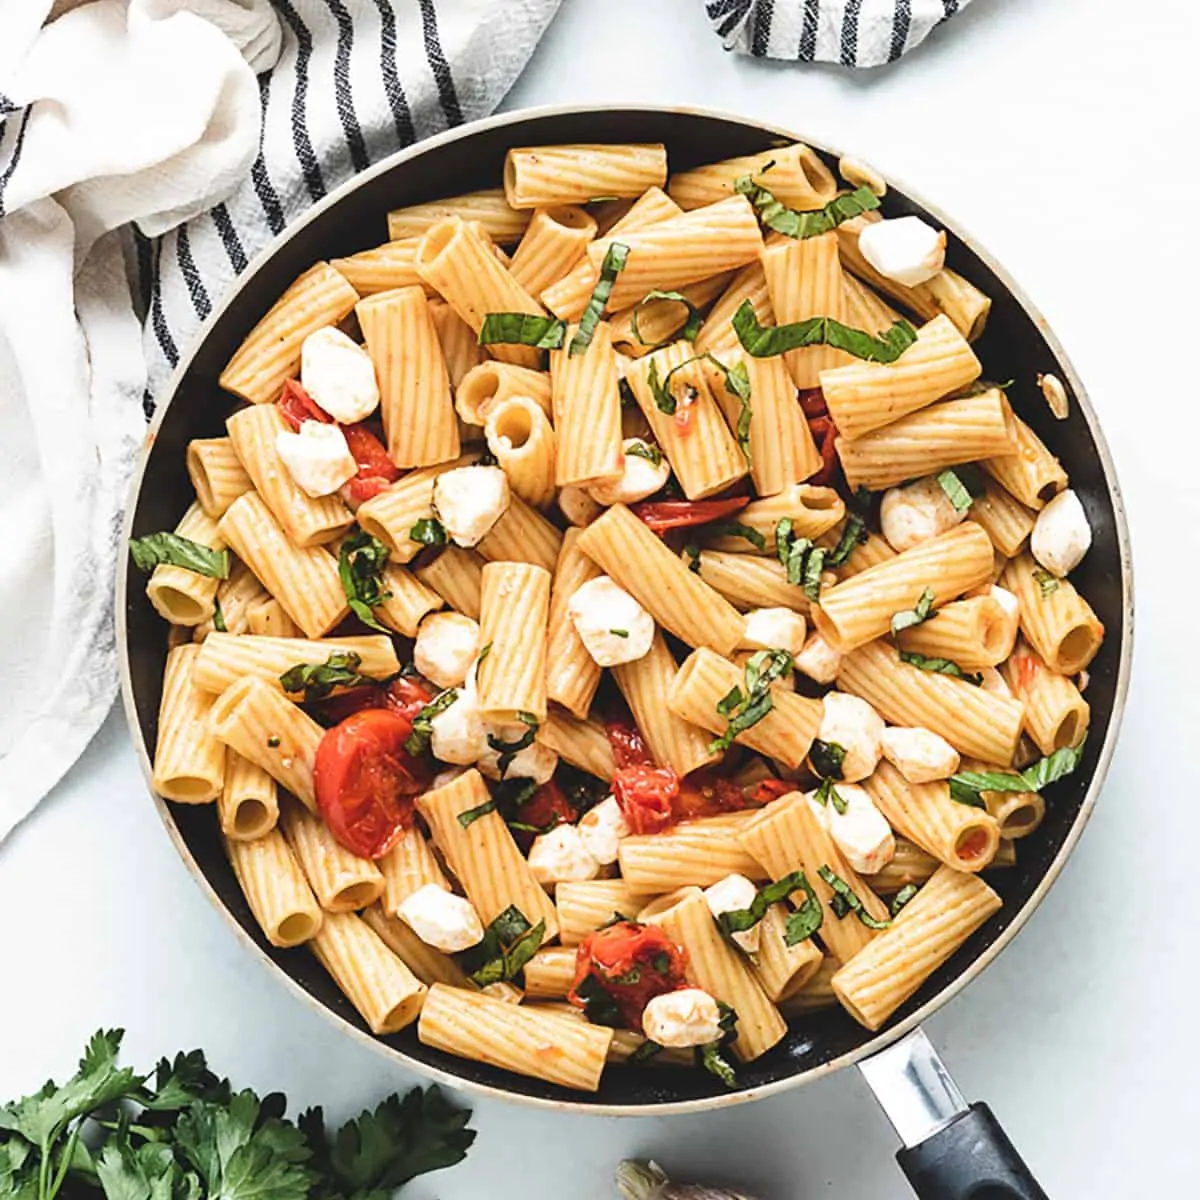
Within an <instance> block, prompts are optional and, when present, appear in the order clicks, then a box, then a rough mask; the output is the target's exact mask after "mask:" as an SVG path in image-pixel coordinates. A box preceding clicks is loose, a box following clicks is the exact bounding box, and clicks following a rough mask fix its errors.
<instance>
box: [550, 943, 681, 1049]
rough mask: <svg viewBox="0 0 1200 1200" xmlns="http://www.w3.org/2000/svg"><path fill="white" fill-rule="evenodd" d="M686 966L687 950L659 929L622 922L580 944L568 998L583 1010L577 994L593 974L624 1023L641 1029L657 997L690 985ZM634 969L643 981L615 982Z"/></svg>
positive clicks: (580, 999)
mask: <svg viewBox="0 0 1200 1200" xmlns="http://www.w3.org/2000/svg"><path fill="white" fill-rule="evenodd" d="M659 955H666V958H667V965H666V970H665V971H658V970H657V969H656V968H655V965H654V960H655V959H656V958H657V957H658V956H659ZM686 963H687V956H686V954H685V953H684V951H683V950H682V949H681V948H680V947H679V946H677V945H675V943H674V942H672V941H671V939H670V938H668V937H667V935H666V934H665V933H664V932H663V931H662V930H661V929H659V928H658V927H657V926H655V925H639V924H637V923H636V922H634V921H621V922H619V923H618V924H616V925H610V926H609V927H608V928H607V929H599V930H597V931H596V932H595V933H591V934H588V936H587V937H586V938H584V939H583V941H582V942H581V943H580V946H579V949H578V951H577V952H576V956H575V981H574V983H573V984H572V985H571V990H570V992H568V993H567V999H568V1000H569V1001H570V1002H571V1003H572V1004H575V1005H578V1006H579V1007H580V1008H583V1007H585V1005H584V1002H583V999H582V997H581V996H580V995H579V994H578V991H577V989H578V988H579V985H580V984H581V983H583V981H584V980H585V979H586V978H587V977H588V976H589V975H591V976H592V977H593V978H594V979H595V980H596V982H597V983H599V985H600V986H601V987H602V988H603V989H604V990H605V991H606V992H607V993H608V995H609V996H610V997H611V998H612V1000H613V1002H614V1003H615V1004H616V1006H617V1008H618V1009H619V1010H620V1013H621V1019H622V1020H623V1021H624V1022H625V1024H626V1025H627V1026H628V1027H629V1028H630V1029H635V1030H640V1029H641V1027H642V1013H643V1011H644V1010H645V1008H646V1005H647V1004H648V1003H649V1002H650V1001H651V1000H652V999H653V998H654V997H655V996H661V995H662V994H663V993H665V992H674V991H677V990H678V989H679V988H681V987H684V986H686V983H687V978H686V976H685V974H684V967H685V966H686ZM634 968H637V970H638V976H639V977H638V979H637V980H636V981H635V982H630V983H618V982H617V980H619V979H620V978H621V977H622V976H626V975H628V974H629V973H630V972H631V971H633V970H634Z"/></svg>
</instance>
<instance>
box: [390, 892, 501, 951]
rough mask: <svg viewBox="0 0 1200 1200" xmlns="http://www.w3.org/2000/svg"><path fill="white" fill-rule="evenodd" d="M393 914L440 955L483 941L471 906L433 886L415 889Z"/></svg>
mask: <svg viewBox="0 0 1200 1200" xmlns="http://www.w3.org/2000/svg"><path fill="white" fill-rule="evenodd" d="M396 912H397V914H398V915H399V917H400V919H401V920H402V921H403V922H404V923H405V924H406V925H408V927H409V928H410V929H411V930H412V931H413V933H415V934H416V935H417V937H419V938H420V939H421V941H423V942H424V943H425V944H426V945H427V946H432V947H433V948H434V949H435V950H440V951H442V953H443V954H457V953H458V951H460V950H466V949H468V948H469V947H471V946H475V945H477V944H478V943H479V942H481V941H482V940H483V922H482V921H480V919H479V914H478V913H477V912H476V911H475V906H474V905H473V904H472V903H471V902H470V900H467V899H465V898H464V897H463V896H456V895H455V894H454V893H453V892H448V891H447V890H446V889H445V888H444V887H441V886H440V885H439V884H436V883H427V884H425V886H424V887H420V888H417V890H416V891H415V892H413V894H412V895H411V896H409V897H408V898H407V899H406V900H404V901H403V902H402V903H401V905H400V907H399V908H398V909H397V910H396Z"/></svg>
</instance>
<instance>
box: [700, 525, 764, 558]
mask: <svg viewBox="0 0 1200 1200" xmlns="http://www.w3.org/2000/svg"><path fill="white" fill-rule="evenodd" d="M705 532H706V533H707V534H708V535H709V537H714V538H719V537H733V538H745V539H746V541H748V542H749V543H750V545H752V546H753V547H754V548H755V549H756V550H759V551H762V550H766V548H767V539H766V538H765V537H763V535H762V534H761V533H759V532H758V530H757V529H755V528H754V526H753V525H742V524H740V523H739V522H737V521H714V522H713V523H712V524H711V525H709V526H707V527H706V529H705Z"/></svg>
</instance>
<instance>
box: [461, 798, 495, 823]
mask: <svg viewBox="0 0 1200 1200" xmlns="http://www.w3.org/2000/svg"><path fill="white" fill-rule="evenodd" d="M495 811H496V801H495V799H494V798H493V799H491V800H485V801H484V802H483V803H482V804H477V805H476V806H475V807H474V808H468V809H467V811H466V812H460V813H459V814H458V823H459V824H460V825H461V826H462V827H463V828H464V829H470V828H471V826H472V825H474V824H475V822H476V821H478V820H479V818H480V817H486V816H487V815H488V813H490V812H495Z"/></svg>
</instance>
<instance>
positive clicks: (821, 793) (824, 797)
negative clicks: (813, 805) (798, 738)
mask: <svg viewBox="0 0 1200 1200" xmlns="http://www.w3.org/2000/svg"><path fill="white" fill-rule="evenodd" d="M824 744H828V743H824ZM838 749H839V750H840V749H841V747H840V746H839V747H838ZM843 753H844V752H843ZM813 799H814V800H816V802H817V803H818V804H832V805H833V809H834V812H836V813H837V814H838V815H839V816H841V815H842V814H843V813H845V812H846V810H847V809H848V808H849V805H848V804H847V803H846V799H845V797H844V796H843V795H842V793H841V792H839V791H838V790H837V788H835V787H834V786H833V776H832V775H826V776H825V778H824V779H822V780H821V786H820V787H819V788H817V794H816V795H815V796H814V797H813Z"/></svg>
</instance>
